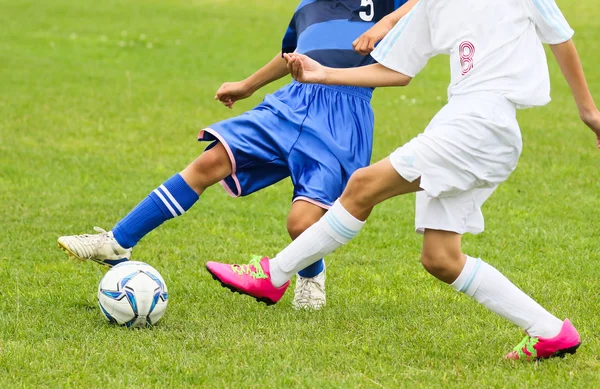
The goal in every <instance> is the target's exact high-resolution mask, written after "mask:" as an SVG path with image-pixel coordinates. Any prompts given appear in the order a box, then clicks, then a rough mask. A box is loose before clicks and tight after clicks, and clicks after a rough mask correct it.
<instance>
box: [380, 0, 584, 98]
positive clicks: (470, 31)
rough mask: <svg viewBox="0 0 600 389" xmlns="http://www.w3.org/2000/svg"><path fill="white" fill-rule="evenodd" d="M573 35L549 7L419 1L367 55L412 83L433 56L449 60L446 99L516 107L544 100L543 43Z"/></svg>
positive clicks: (509, 0) (527, 1)
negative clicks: (479, 95) (491, 100)
mask: <svg viewBox="0 0 600 389" xmlns="http://www.w3.org/2000/svg"><path fill="white" fill-rule="evenodd" d="M572 36H573V30H572V29H571V27H570V26H569V24H568V23H567V21H566V20H565V18H564V16H563V15H562V13H561V11H560V10H559V8H558V6H557V5H556V3H555V1H554V0H421V1H420V2H419V3H417V5H416V6H415V7H414V8H413V9H412V10H411V12H409V13H408V14H407V15H406V16H405V17H403V18H402V19H401V20H400V21H399V22H398V24H396V26H395V27H394V28H393V29H392V30H391V31H390V32H389V33H388V34H387V36H386V37H385V38H384V39H383V40H382V41H381V43H380V44H379V45H378V47H377V48H376V49H375V51H373V53H372V56H373V58H375V60H377V62H379V63H380V64H382V65H383V66H385V67H387V68H390V69H393V70H395V71H398V72H400V73H403V74H406V75H407V76H410V77H414V76H415V75H416V74H417V73H419V72H420V71H421V70H422V69H423V68H424V67H425V65H426V64H427V61H428V60H429V58H431V57H433V56H435V55H437V54H448V55H450V70H451V77H452V78H451V82H450V86H449V88H448V97H449V98H451V97H452V96H454V95H464V94H468V93H473V92H492V93H495V94H500V95H502V96H504V97H506V98H507V99H508V100H510V101H512V102H513V103H515V104H516V105H517V106H518V107H528V106H540V105H545V104H547V103H548V102H549V101H550V78H549V75H548V65H547V62H546V54H545V52H544V48H543V46H542V42H543V43H549V44H559V43H563V42H566V41H568V40H569V39H571V37H572Z"/></svg>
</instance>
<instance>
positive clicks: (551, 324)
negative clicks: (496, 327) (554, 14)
mask: <svg viewBox="0 0 600 389" xmlns="http://www.w3.org/2000/svg"><path fill="white" fill-rule="evenodd" d="M451 286H452V287H453V288H454V289H456V290H458V291H459V292H462V293H465V294H467V295H469V296H471V297H473V298H474V299H475V300H477V301H478V302H479V303H481V304H483V306H484V307H486V308H487V309H489V310H490V311H492V312H494V313H496V314H498V315H500V316H502V317H503V318H505V319H507V320H509V321H511V322H512V323H514V324H516V325H517V326H519V327H521V328H522V329H523V330H525V331H527V333H528V334H529V335H531V336H537V337H542V338H553V337H555V336H556V335H558V333H559V332H560V330H561V328H562V324H563V323H562V321H561V320H560V319H558V318H557V317H555V316H553V315H552V314H550V313H549V312H548V311H546V310H545V309H544V308H543V307H542V306H541V305H540V304H538V303H536V302H535V301H534V300H533V299H532V298H531V297H529V296H528V295H526V294H525V293H524V292H523V291H522V290H521V289H519V288H517V287H516V286H515V284H513V283H512V282H510V281H509V280H508V278H506V277H505V276H504V275H502V273H500V272H499V271H498V270H496V268H494V267H493V266H490V265H489V264H487V263H485V262H484V261H482V260H481V259H475V258H471V257H469V256H467V262H466V263H465V267H464V268H463V270H462V272H461V273H460V275H459V276H458V278H457V279H456V280H455V281H454V282H453V283H452V285H451Z"/></svg>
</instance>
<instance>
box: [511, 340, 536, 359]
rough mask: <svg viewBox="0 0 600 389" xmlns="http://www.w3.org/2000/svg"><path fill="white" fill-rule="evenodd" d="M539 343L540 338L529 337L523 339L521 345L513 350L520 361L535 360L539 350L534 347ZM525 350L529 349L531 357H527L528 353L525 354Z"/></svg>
mask: <svg viewBox="0 0 600 389" xmlns="http://www.w3.org/2000/svg"><path fill="white" fill-rule="evenodd" d="M537 342H539V339H538V338H534V337H531V336H529V335H527V336H526V337H525V338H523V340H522V341H521V343H519V344H518V345H517V346H516V347H515V348H514V349H513V351H514V352H515V353H517V355H518V356H519V359H529V358H535V357H536V356H537V350H536V349H535V348H534V347H533V346H535V345H536V344H537ZM523 349H527V352H529V355H527V353H525V351H523Z"/></svg>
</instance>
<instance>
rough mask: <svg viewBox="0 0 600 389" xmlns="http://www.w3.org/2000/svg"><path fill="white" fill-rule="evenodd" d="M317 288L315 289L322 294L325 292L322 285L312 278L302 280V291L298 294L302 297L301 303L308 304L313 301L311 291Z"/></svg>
mask: <svg viewBox="0 0 600 389" xmlns="http://www.w3.org/2000/svg"><path fill="white" fill-rule="evenodd" d="M312 288H315V289H319V290H320V291H321V292H323V288H322V287H321V284H319V283H318V282H317V281H315V280H314V279H312V278H304V277H303V278H302V281H301V284H300V290H299V291H298V294H299V295H300V301H303V302H306V301H308V300H312V299H311V298H310V297H311V289H312Z"/></svg>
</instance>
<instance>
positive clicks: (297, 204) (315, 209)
mask: <svg viewBox="0 0 600 389" xmlns="http://www.w3.org/2000/svg"><path fill="white" fill-rule="evenodd" d="M325 212H327V209H326V208H323V207H322V206H321V205H317V204H315V203H313V202H310V201H309V200H308V199H304V200H303V199H300V200H296V201H294V202H293V203H292V209H290V213H289V215H288V219H287V229H288V232H289V234H290V237H291V238H292V239H296V238H297V237H298V236H299V235H300V234H302V233H303V232H304V231H305V230H306V229H307V228H308V227H310V226H312V225H313V224H315V223H316V222H317V221H319V219H320V218H321V217H323V215H325Z"/></svg>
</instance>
